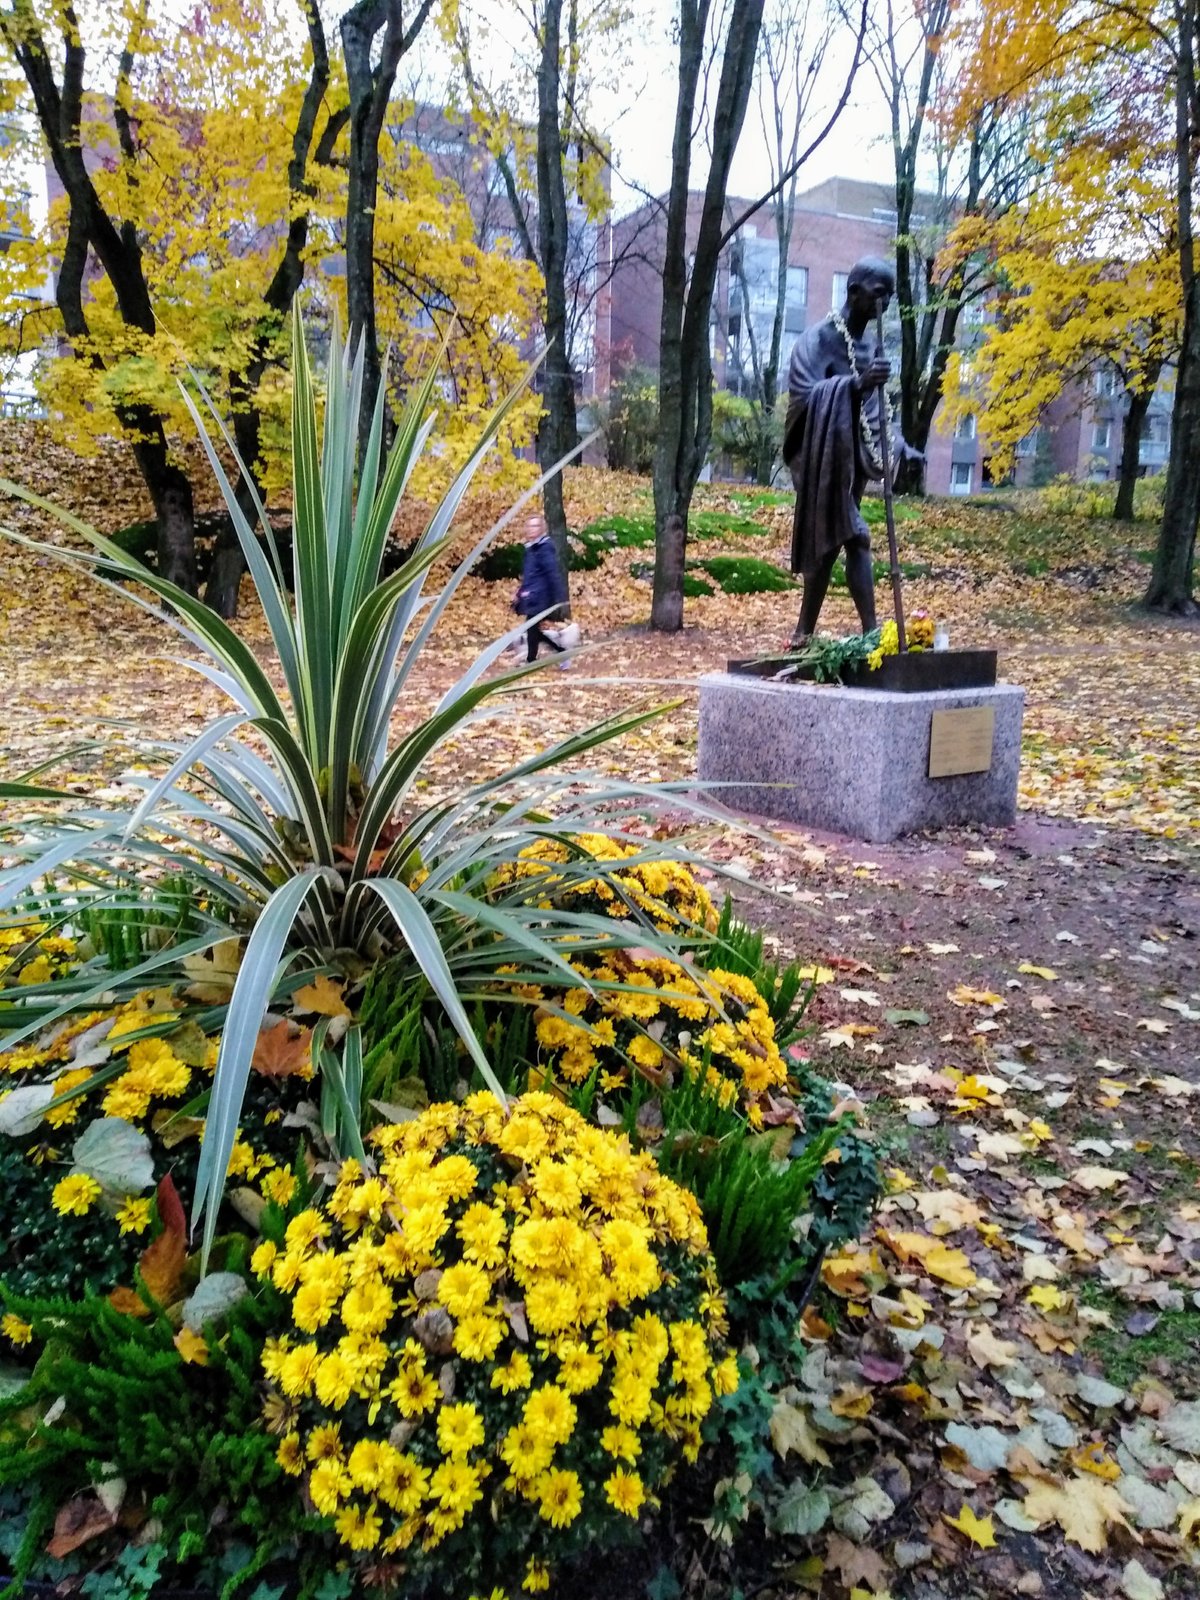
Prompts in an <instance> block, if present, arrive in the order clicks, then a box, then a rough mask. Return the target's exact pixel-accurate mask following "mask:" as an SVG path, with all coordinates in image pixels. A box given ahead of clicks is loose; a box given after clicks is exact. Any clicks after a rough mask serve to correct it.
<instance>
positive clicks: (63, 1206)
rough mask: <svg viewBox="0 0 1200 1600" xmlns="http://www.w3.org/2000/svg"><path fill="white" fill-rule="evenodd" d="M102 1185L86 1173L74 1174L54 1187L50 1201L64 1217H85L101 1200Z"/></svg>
mask: <svg viewBox="0 0 1200 1600" xmlns="http://www.w3.org/2000/svg"><path fill="white" fill-rule="evenodd" d="M100 1193H101V1190H100V1185H99V1184H98V1183H97V1182H96V1180H95V1178H92V1177H89V1176H88V1174H87V1173H86V1172H72V1173H71V1175H70V1176H69V1177H66V1178H60V1179H59V1180H58V1182H57V1183H56V1184H55V1185H54V1188H53V1190H52V1191H51V1194H50V1200H51V1203H52V1205H53V1206H54V1209H55V1210H56V1211H58V1212H61V1213H62V1214H63V1216H75V1217H85V1216H86V1215H87V1214H88V1212H89V1211H90V1210H91V1208H92V1205H93V1203H94V1202H95V1201H96V1200H98V1199H99V1198H100Z"/></svg>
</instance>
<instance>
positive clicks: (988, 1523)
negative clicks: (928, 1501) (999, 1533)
mask: <svg viewBox="0 0 1200 1600" xmlns="http://www.w3.org/2000/svg"><path fill="white" fill-rule="evenodd" d="M942 1520H943V1521H944V1522H945V1523H946V1524H947V1526H949V1527H951V1528H957V1530H958V1532H959V1533H961V1534H965V1535H966V1537H967V1538H968V1539H969V1540H970V1541H971V1543H972V1544H974V1545H978V1546H979V1548H980V1549H981V1550H991V1549H994V1547H995V1544H996V1529H995V1525H994V1524H993V1522H992V1519H991V1517H977V1516H976V1515H975V1513H974V1512H973V1511H972V1510H971V1508H970V1506H968V1505H964V1506H963V1508H962V1510H961V1511H960V1512H959V1513H958V1515H957V1517H952V1516H949V1515H948V1514H947V1513H946V1512H943V1513H942Z"/></svg>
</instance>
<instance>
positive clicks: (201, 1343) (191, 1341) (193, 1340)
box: [174, 1328, 208, 1367]
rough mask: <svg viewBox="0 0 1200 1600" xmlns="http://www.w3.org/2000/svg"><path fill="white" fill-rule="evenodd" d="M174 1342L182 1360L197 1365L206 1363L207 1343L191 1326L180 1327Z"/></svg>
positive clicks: (205, 1364) (200, 1365) (204, 1365)
mask: <svg viewBox="0 0 1200 1600" xmlns="http://www.w3.org/2000/svg"><path fill="white" fill-rule="evenodd" d="M174 1343H175V1348H176V1350H178V1351H179V1354H180V1355H181V1356H182V1357H183V1359H184V1361H187V1362H190V1363H191V1364H192V1365H194V1366H197V1367H206V1366H207V1365H208V1343H207V1341H206V1340H205V1338H204V1336H203V1334H199V1333H196V1332H195V1331H194V1330H193V1329H192V1328H180V1330H179V1332H178V1333H177V1334H176V1335H175V1340H174Z"/></svg>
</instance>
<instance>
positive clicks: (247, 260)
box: [0, 0, 536, 615]
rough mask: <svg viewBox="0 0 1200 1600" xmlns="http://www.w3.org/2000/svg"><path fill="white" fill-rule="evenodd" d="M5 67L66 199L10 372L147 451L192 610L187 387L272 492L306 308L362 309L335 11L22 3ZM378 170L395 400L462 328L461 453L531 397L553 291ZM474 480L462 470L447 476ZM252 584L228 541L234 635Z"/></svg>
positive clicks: (24, 300) (7, 303)
mask: <svg viewBox="0 0 1200 1600" xmlns="http://www.w3.org/2000/svg"><path fill="white" fill-rule="evenodd" d="M0 49H2V50H3V51H4V52H5V53H6V54H7V56H8V60H9V64H10V69H11V68H12V67H16V68H17V69H18V70H19V77H15V76H14V77H13V78H11V79H10V91H11V92H10V102H11V103H12V104H13V106H14V107H15V108H16V110H17V111H18V112H21V111H27V112H28V113H29V114H30V119H31V121H32V123H33V125H34V126H35V127H36V128H37V129H38V130H39V132H40V134H41V137H42V138H43V139H44V141H45V144H46V147H47V150H48V152H49V156H50V162H51V166H52V169H53V173H54V179H55V185H54V187H55V190H56V192H54V193H52V196H51V204H50V209H49V216H48V219H47V224H46V226H45V227H44V228H39V229H38V230H36V231H35V232H31V234H30V236H29V237H28V238H26V239H24V240H22V241H20V242H19V243H17V244H16V245H15V246H14V247H13V248H12V249H11V250H10V251H9V253H8V255H7V256H5V257H4V258H2V259H0V307H3V311H4V314H5V327H6V331H7V334H8V339H9V345H10V349H16V348H19V349H23V350H26V351H28V350H39V349H40V350H42V352H43V359H42V361H41V370H40V373H39V377H38V383H39V387H40V389H41V391H42V394H43V396H44V398H45V400H46V403H47V406H48V409H49V411H50V415H51V418H52V420H53V423H54V425H55V426H56V427H57V428H58V429H59V430H60V431H61V432H62V433H64V434H65V435H66V436H67V437H68V438H70V439H71V441H72V442H73V443H74V444H75V445H76V447H78V448H81V449H84V450H91V451H95V450H98V449H101V448H103V446H104V443H105V441H106V440H107V439H109V438H112V437H113V436H115V435H123V436H124V437H125V438H127V439H128V440H129V441H130V442H131V444H132V446H133V450H134V453H135V457H136V459H137V462H138V466H139V468H140V470H141V473H142V476H143V478H144V480H145V482H146V485H147V489H148V490H149V493H150V496H151V499H152V501H153V504H154V508H155V514H156V518H157V522H158V564H159V569H160V571H162V572H163V573H164V574H165V575H166V576H169V577H170V578H171V579H172V580H173V581H175V582H177V583H179V584H180V585H181V586H182V587H185V588H189V589H191V590H194V589H195V586H196V568H195V547H194V514H193V497H192V487H191V483H190V481H189V478H188V475H187V470H186V467H185V463H184V460H183V458H182V457H181V456H180V454H179V452H178V448H177V442H178V441H179V439H180V438H181V437H186V436H189V435H190V433H191V425H190V420H189V418H188V416H187V411H186V406H185V404H184V401H183V397H182V395H181V393H180V390H179V381H180V379H181V378H184V379H186V378H187V377H188V375H189V373H194V374H196V375H197V376H198V377H199V379H200V381H201V382H202V383H203V384H204V386H205V388H206V390H207V391H208V393H209V394H210V395H212V396H213V397H214V399H215V401H216V403H217V404H218V406H219V407H220V408H221V409H222V410H223V411H225V412H227V413H228V414H229V416H230V418H231V424H232V433H233V436H234V440H235V443H236V444H237V446H238V449H239V453H240V454H241V455H242V456H243V458H244V459H245V460H246V461H247V462H248V463H250V464H251V465H252V466H253V467H254V469H255V472H256V473H257V475H258V478H259V482H260V484H262V485H264V486H266V487H270V486H271V485H272V484H274V483H276V482H279V481H280V480H281V478H282V476H283V472H284V468H285V464H286V463H285V458H286V451H287V438H286V426H285V423H286V405H287V400H286V388H287V385H286V373H285V371H284V361H285V359H286V340H287V326H286V325H287V318H288V313H289V311H290V309H291V307H292V303H293V300H294V298H295V296H296V295H297V294H298V293H299V292H301V288H302V285H303V286H304V292H305V293H306V294H307V295H309V296H311V297H312V298H313V299H314V300H315V301H316V303H317V305H318V307H319V306H320V305H321V303H322V302H325V301H327V300H328V299H329V298H330V297H331V296H337V297H339V298H342V299H343V300H344V298H345V295H346V271H345V260H346V253H347V243H348V240H347V237H346V217H347V209H348V207H347V165H348V155H349V152H348V145H349V122H350V108H351V102H350V97H349V95H348V92H347V88H346V85H345V82H344V75H343V72H342V68H341V65H340V63H338V62H337V61H336V60H335V59H331V57H330V53H329V50H328V47H327V43H326V38H325V32H324V26H323V23H322V20H321V14H320V11H319V9H318V6H317V4H316V0H245V3H242V0H239V3H238V4H236V5H234V4H233V3H232V0H204V3H203V4H202V6H201V7H200V9H199V10H198V11H197V12H196V13H195V14H194V15H192V16H191V17H189V19H188V24H187V26H181V25H180V23H179V20H178V18H177V17H176V16H175V15H174V14H173V13H172V12H171V11H170V9H169V8H168V7H167V6H166V5H165V3H162V0H122V3H121V4H119V5H113V4H107V3H106V4H103V5H99V4H97V3H96V0H90V3H89V5H88V8H87V9H86V10H83V11H82V12H81V13H80V14H78V15H77V14H76V12H75V10H74V9H73V8H72V6H71V5H70V4H69V3H68V4H64V3H63V0H15V3H14V5H13V7H12V9H10V10H8V11H4V12H0ZM381 147H382V149H383V153H384V176H383V180H382V187H383V196H384V197H383V199H382V201H379V202H377V205H376V208H375V218H374V226H373V230H372V232H373V242H372V249H373V251H375V252H376V256H377V259H378V263H379V265H380V269H381V271H385V272H387V273H388V274H390V278H391V282H392V287H391V288H390V289H389V290H388V292H387V293H382V294H381V295H380V297H379V298H380V302H381V304H382V305H383V306H384V307H385V317H384V320H385V327H384V330H383V331H384V334H385V336H388V337H395V339H396V341H397V344H398V346H399V351H398V357H397V361H396V369H395V377H396V381H397V384H398V385H399V386H401V387H403V386H404V385H405V384H406V383H407V382H408V381H409V380H410V379H411V378H412V376H413V374H414V373H415V371H416V370H417V369H418V368H419V367H420V366H421V365H422V364H423V363H425V362H427V361H428V360H430V359H432V357H433V356H434V354H435V353H436V351H437V350H438V348H439V347H440V343H441V334H442V332H443V331H444V329H445V326H446V325H449V324H453V328H454V334H453V338H452V341H451V347H450V359H451V369H452V376H453V382H452V384H451V385H450V386H449V387H448V390H447V399H448V401H450V402H453V403H452V404H448V405H447V406H446V407H445V408H444V417H443V422H444V424H445V428H446V432H447V436H448V438H453V437H456V436H461V434H462V433H463V431H464V430H465V429H467V428H469V427H470V426H471V424H472V422H473V421H474V420H475V419H477V418H478V416H479V414H480V412H481V411H483V410H485V409H489V408H490V406H491V404H493V403H494V400H495V398H496V394H497V392H498V390H499V389H501V388H502V387H506V386H508V385H509V384H510V383H511V380H512V378H513V376H514V375H515V372H516V370H517V369H516V362H515V357H514V354H513V351H512V348H511V345H510V343H509V342H508V336H509V335H510V334H511V333H512V332H513V331H514V329H515V331H516V333H517V335H518V336H519V334H520V331H521V330H522V329H523V328H524V326H526V324H527V321H528V315H529V306H530V303H531V301H532V298H533V294H534V292H535V288H536V286H535V285H534V284H532V283H531V282H530V281H529V275H528V274H527V273H526V274H522V273H520V272H515V271H514V270H513V268H512V265H511V264H510V263H508V262H506V261H504V260H502V259H500V258H498V257H489V256H487V255H486V254H485V253H483V252H480V251H479V250H478V249H476V248H475V246H474V245H473V243H472V239H471V230H470V227H469V218H468V216H467V213H466V209H465V203H464V201H463V198H462V195H461V193H459V192H458V191H457V190H455V189H454V186H453V185H450V184H448V183H447V182H446V181H444V180H439V179H438V178H437V177H436V176H435V174H434V173H433V171H432V169H431V168H430V167H429V165H428V163H427V162H424V161H423V160H410V159H409V154H408V152H407V150H406V147H405V145H404V143H403V141H402V140H401V139H399V138H398V137H397V138H393V137H390V136H385V137H384V138H383V140H382V146H381ZM12 165H13V164H12V163H11V162H10V167H11V166H12ZM16 176H17V174H16V171H15V168H14V170H13V172H12V173H11V174H10V181H12V179H13V178H15V177H16ZM374 264H375V261H374V259H373V265H374ZM48 278H49V279H51V280H52V281H53V283H54V299H53V300H52V301H51V300H49V299H47V298H46V296H45V287H44V286H45V284H46V282H47V279H48ZM397 285H407V292H405V293H402V292H400V289H399V288H398V287H397ZM414 286H419V290H420V292H419V294H418V293H417V292H415V289H414ZM456 312H457V313H458V314H459V317H458V321H457V322H454V320H453V319H454V314H455V313H456ZM531 409H532V408H531V406H527V407H526V410H525V412H524V414H523V415H517V416H515V417H513V418H512V420H511V423H510V430H509V443H510V444H515V443H522V442H523V441H524V438H525V437H527V430H528V427H529V426H530V411H531ZM522 430H526V431H525V432H523V431H522ZM459 454H461V450H460V451H459ZM454 458H455V451H454V450H453V449H448V450H447V451H445V452H444V453H443V457H442V459H441V470H443V471H445V470H449V468H450V466H451V464H452V460H453V459H454ZM508 459H510V460H511V459H512V452H511V450H510V451H509V452H508ZM240 575H241V560H240V555H239V553H238V551H237V548H236V542H235V541H234V540H233V539H232V538H230V539H228V540H226V541H223V542H222V543H221V544H220V546H219V548H218V551H217V554H216V559H215V562H214V565H213V569H212V572H211V574H210V578H209V585H208V590H207V593H206V598H207V599H208V601H209V603H210V604H212V605H213V606H214V608H215V609H217V610H218V611H220V612H221V614H222V615H232V614H233V611H234V609H235V607H236V600H237V588H238V580H239V578H240Z"/></svg>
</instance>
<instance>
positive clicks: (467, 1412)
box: [437, 1403, 484, 1456]
mask: <svg viewBox="0 0 1200 1600" xmlns="http://www.w3.org/2000/svg"><path fill="white" fill-rule="evenodd" d="M437 1436H438V1449H439V1450H441V1452H442V1454H443V1455H447V1456H465V1455H467V1454H468V1452H469V1451H471V1450H477V1449H478V1448H479V1446H480V1445H482V1443H483V1441H484V1432H483V1418H482V1417H481V1416H480V1415H479V1412H478V1411H477V1410H476V1409H475V1407H474V1406H473V1405H467V1404H465V1403H464V1404H460V1405H444V1406H443V1407H442V1408H441V1410H440V1411H439V1412H438V1419H437Z"/></svg>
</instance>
